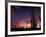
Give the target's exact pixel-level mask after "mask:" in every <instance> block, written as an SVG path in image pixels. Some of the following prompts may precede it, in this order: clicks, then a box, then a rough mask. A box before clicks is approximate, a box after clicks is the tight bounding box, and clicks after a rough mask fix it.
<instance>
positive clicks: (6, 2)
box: [5, 1, 45, 37]
mask: <svg viewBox="0 0 46 37" xmlns="http://www.w3.org/2000/svg"><path fill="white" fill-rule="evenodd" d="M8 2H13V3H14V2H19V3H32V4H43V16H44V17H43V24H44V25H43V33H34V34H19V35H8V27H7V26H8ZM42 34H45V3H44V2H25V1H5V36H6V37H8V36H27V35H42Z"/></svg>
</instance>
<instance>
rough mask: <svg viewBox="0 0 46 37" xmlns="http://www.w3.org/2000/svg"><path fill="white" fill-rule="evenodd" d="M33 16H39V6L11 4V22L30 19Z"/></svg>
mask: <svg viewBox="0 0 46 37" xmlns="http://www.w3.org/2000/svg"><path fill="white" fill-rule="evenodd" d="M32 14H33V16H40V7H26V6H11V20H12V23H13V22H15V23H16V22H20V21H30V20H31V18H32Z"/></svg>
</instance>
